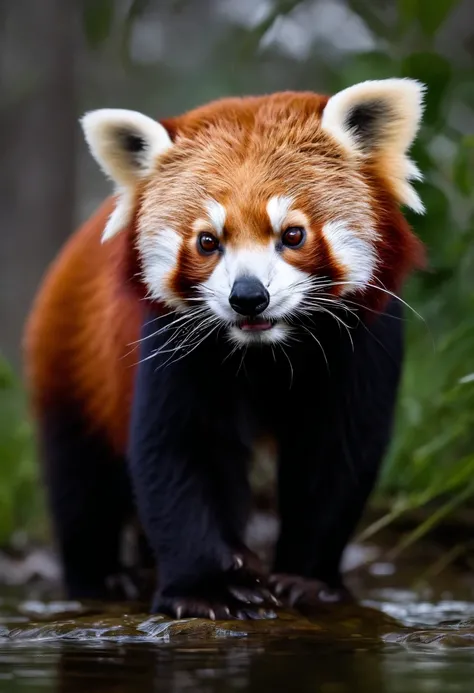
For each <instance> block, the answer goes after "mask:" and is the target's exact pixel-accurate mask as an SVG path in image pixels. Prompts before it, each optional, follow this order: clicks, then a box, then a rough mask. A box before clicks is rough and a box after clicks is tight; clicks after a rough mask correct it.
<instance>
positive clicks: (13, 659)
mask: <svg viewBox="0 0 474 693" xmlns="http://www.w3.org/2000/svg"><path fill="white" fill-rule="evenodd" d="M428 553H429V552H428ZM432 554H433V556H434V557H436V556H437V555H439V549H435V551H434V552H433V551H432ZM427 560H428V557H427V556H426V555H424V554H423V553H422V552H420V551H418V554H417V556H416V560H413V559H412V557H410V556H408V557H407V559H406V560H405V562H400V563H399V564H397V566H394V565H391V564H387V563H383V562H378V560H377V557H375V559H374V560H373V561H372V563H368V564H366V565H365V566H364V567H363V569H362V570H361V571H359V572H357V571H355V572H354V573H353V574H352V577H351V580H352V583H353V585H352V586H353V587H354V589H356V591H357V593H358V594H359V595H360V597H361V604H360V605H359V606H356V607H344V608H342V607H339V608H336V609H333V610H331V611H326V612H324V611H319V612H318V613H313V614H311V617H308V618H306V617H302V616H300V615H297V614H296V613H294V612H290V611H287V612H281V613H280V614H279V618H278V619H276V620H271V621H265V622H262V621H260V622H256V621H248V622H236V621H234V622H227V623H212V622H208V621H200V620H193V619H188V620H183V621H178V622H177V621H174V622H173V621H170V620H168V619H165V618H163V617H159V616H156V617H150V616H149V615H147V614H146V613H145V611H144V609H143V607H142V606H140V605H135V606H131V605H127V606H124V605H120V604H118V605H113V606H109V607H107V608H105V607H100V606H99V607H98V608H97V607H95V608H92V607H86V606H85V605H80V604H77V603H67V602H61V601H54V600H51V599H50V600H46V599H44V598H43V594H42V593H41V592H38V591H37V590H36V591H35V590H32V589H29V590H25V589H22V590H21V593H20V594H18V591H17V590H16V591H13V590H9V591H7V590H6V589H4V590H3V599H1V598H0V693H14V692H17V691H23V690H25V691H31V692H34V691H38V692H39V691H42V692H44V691H55V692H56V691H57V692H58V693H63V692H64V693H76V692H81V693H82V692H86V693H87V692H89V693H94V692H95V691H101V692H103V693H147V692H148V691H167V692H168V691H169V692H171V693H181V692H184V691H195V692H196V693H207V692H209V693H210V692H211V691H212V692H216V693H218V692H225V691H242V692H244V693H246V692H253V691H255V692H257V691H258V692H259V693H261V692H262V691H271V692H272V693H278V692H279V691H288V693H292V692H293V691H294V692H295V693H298V691H301V692H304V693H305V692H306V691H307V692H308V693H309V692H310V691H311V692H313V691H318V692H321V693H344V692H346V691H347V692H349V691H350V692H351V693H358V692H359V691H360V692H361V693H399V692H400V693H425V692H427V691H429V692H431V693H438V692H439V693H450V692H451V691H453V692H454V691H463V692H464V691H466V692H467V691H473V690H474V580H473V576H471V575H469V574H466V573H463V572H462V571H461V572H458V573H456V571H451V572H448V573H444V574H443V577H442V578H439V577H437V578H433V577H431V578H430V579H429V580H428V581H426V580H425V582H424V583H419V580H418V583H419V584H418V587H417V588H416V589H415V588H414V587H413V580H414V579H417V578H419V577H420V575H421V574H422V573H423V570H424V569H425V568H426V564H427ZM394 585H395V587H394ZM0 597H1V593H0ZM38 597H39V598H38Z"/></svg>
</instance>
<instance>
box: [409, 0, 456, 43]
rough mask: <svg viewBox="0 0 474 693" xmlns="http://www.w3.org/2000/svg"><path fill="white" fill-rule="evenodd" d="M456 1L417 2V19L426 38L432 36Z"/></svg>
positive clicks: (421, 0)
mask: <svg viewBox="0 0 474 693" xmlns="http://www.w3.org/2000/svg"><path fill="white" fill-rule="evenodd" d="M457 2H458V0H418V2H417V5H418V19H419V22H420V24H421V28H422V29H423V31H424V33H425V34H426V35H427V36H433V35H434V34H435V33H436V32H437V30H438V29H439V27H440V26H441V24H442V23H443V22H444V20H445V19H446V17H447V16H448V14H449V13H450V12H451V10H452V9H453V8H454V7H455V5H456V4H457Z"/></svg>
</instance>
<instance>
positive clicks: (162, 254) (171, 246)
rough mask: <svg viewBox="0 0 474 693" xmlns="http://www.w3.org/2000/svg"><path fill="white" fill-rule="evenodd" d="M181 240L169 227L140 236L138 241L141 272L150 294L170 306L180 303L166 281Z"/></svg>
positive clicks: (172, 267)
mask: <svg viewBox="0 0 474 693" xmlns="http://www.w3.org/2000/svg"><path fill="white" fill-rule="evenodd" d="M181 242H182V241H181V236H180V235H179V234H178V233H177V232H176V231H174V230H173V229H171V228H165V229H162V230H161V231H160V232H159V233H158V234H157V235H151V236H149V237H143V236H142V238H141V239H140V241H139V249H140V255H141V257H142V261H143V274H144V279H145V282H146V284H147V286H148V289H149V293H150V296H151V297H152V298H154V299H157V300H159V301H164V302H165V303H167V304H168V305H170V306H172V307H180V306H181V304H182V301H181V299H179V298H177V297H176V296H175V295H174V294H173V292H172V291H170V289H169V287H168V283H167V279H168V277H169V274H170V272H172V271H173V270H174V268H175V267H176V263H177V260H178V254H179V251H180V248H181Z"/></svg>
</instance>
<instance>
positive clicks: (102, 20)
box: [82, 0, 115, 48]
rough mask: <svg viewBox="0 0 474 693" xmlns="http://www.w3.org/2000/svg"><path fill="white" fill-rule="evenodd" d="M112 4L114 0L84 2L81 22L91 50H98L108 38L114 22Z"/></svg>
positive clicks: (87, 0)
mask: <svg viewBox="0 0 474 693" xmlns="http://www.w3.org/2000/svg"><path fill="white" fill-rule="evenodd" d="M114 4H115V3H114V0H84V9H83V15H82V22H83V26H84V31H85V34H86V38H87V41H88V42H89V45H90V46H91V47H92V48H98V47H99V46H100V45H101V44H102V43H103V42H104V41H105V40H106V39H107V37H108V36H109V33H110V29H111V26H112V23H113V20H114Z"/></svg>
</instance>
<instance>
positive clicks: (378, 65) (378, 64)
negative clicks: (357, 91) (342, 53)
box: [340, 51, 399, 89]
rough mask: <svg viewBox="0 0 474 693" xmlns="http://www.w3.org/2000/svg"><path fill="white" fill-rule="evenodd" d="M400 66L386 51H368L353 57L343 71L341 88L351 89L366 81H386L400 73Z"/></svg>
mask: <svg viewBox="0 0 474 693" xmlns="http://www.w3.org/2000/svg"><path fill="white" fill-rule="evenodd" d="M398 70H399V65H398V63H395V61H394V60H393V59H392V58H391V57H390V56H389V55H388V54H387V52H386V51H367V52H366V53H359V54H358V55H351V57H350V58H349V59H348V61H347V65H346V66H345V67H344V69H343V74H342V76H343V84H341V86H340V88H341V89H342V88H344V87H349V86H350V85H351V84H357V82H362V81H363V80H365V79H385V78H387V77H393V76H394V75H396V74H397V73H398Z"/></svg>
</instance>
